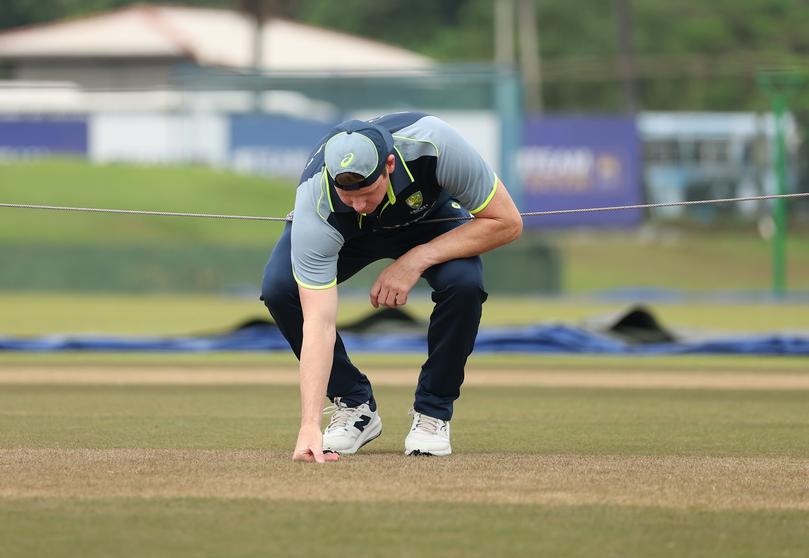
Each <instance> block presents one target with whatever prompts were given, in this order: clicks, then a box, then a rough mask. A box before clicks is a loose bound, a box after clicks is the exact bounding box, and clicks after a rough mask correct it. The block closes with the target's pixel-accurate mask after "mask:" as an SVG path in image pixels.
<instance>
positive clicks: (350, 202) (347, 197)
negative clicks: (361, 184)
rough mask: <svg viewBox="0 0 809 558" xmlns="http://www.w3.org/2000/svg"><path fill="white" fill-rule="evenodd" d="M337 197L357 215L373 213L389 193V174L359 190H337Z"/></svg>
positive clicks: (381, 175) (383, 174)
mask: <svg viewBox="0 0 809 558" xmlns="http://www.w3.org/2000/svg"><path fill="white" fill-rule="evenodd" d="M335 191H336V192H337V197H339V198H340V201H342V202H343V203H344V204H346V205H347V206H349V207H353V208H354V211H356V212H357V213H371V212H373V210H374V209H376V208H377V207H379V204H380V203H382V200H383V199H384V198H385V194H386V193H387V191H388V174H387V173H384V172H383V173H382V174H380V175H379V178H377V179H376V182H374V183H373V184H371V185H370V186H366V187H365V188H360V189H359V190H342V189H340V188H335Z"/></svg>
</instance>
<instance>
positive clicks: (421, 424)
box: [408, 409, 447, 434]
mask: <svg viewBox="0 0 809 558" xmlns="http://www.w3.org/2000/svg"><path fill="white" fill-rule="evenodd" d="M408 414H409V415H411V416H413V417H415V418H416V424H414V425H413V429H414V430H421V431H423V432H429V433H430V434H437V433H438V432H440V431H441V430H442V429H445V428H446V424H447V423H446V422H445V421H443V420H441V419H437V418H433V417H428V416H427V415H425V414H422V413H417V412H416V411H415V410H414V409H410V411H409V412H408Z"/></svg>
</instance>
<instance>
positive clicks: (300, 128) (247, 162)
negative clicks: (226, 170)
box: [228, 114, 334, 180]
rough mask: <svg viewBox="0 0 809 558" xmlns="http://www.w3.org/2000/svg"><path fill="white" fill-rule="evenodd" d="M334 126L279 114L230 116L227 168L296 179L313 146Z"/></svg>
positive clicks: (328, 123)
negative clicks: (228, 161)
mask: <svg viewBox="0 0 809 558" xmlns="http://www.w3.org/2000/svg"><path fill="white" fill-rule="evenodd" d="M333 125H334V123H330V122H322V121H318V120H306V119H303V118H294V117H290V116H282V115H262V114H257V115H233V116H231V117H230V145H229V150H228V155H229V159H230V166H231V168H233V169H234V170H237V171H240V172H245V173H250V174H262V175H268V176H276V177H281V178H288V179H290V180H297V179H298V178H300V176H301V172H303V167H304V166H305V165H306V161H307V160H308V158H309V154H310V153H311V151H312V149H314V147H315V143H317V141H318V140H320V139H321V138H322V137H323V136H325V135H326V133H327V132H328V131H329V130H330V129H331V128H332V126H333Z"/></svg>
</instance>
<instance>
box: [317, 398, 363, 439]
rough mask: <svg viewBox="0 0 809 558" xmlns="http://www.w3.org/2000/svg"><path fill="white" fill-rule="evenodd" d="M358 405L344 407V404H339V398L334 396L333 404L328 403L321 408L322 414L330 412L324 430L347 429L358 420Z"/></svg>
mask: <svg viewBox="0 0 809 558" xmlns="http://www.w3.org/2000/svg"><path fill="white" fill-rule="evenodd" d="M359 413H360V410H359V407H346V406H345V404H343V405H341V404H340V398H339V397H335V398H334V405H330V406H328V407H326V408H325V409H323V414H324V415H328V414H331V419H329V425H328V426H327V427H326V432H329V431H332V430H339V429H343V430H348V427H349V426H351V425H353V424H354V423H355V422H357V420H359V416H358V415H359Z"/></svg>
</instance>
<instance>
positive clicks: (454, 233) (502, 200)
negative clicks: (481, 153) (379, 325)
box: [371, 181, 522, 308]
mask: <svg viewBox="0 0 809 558" xmlns="http://www.w3.org/2000/svg"><path fill="white" fill-rule="evenodd" d="M416 226H418V225H416ZM520 234H522V217H520V212H519V210H518V209H517V206H515V205H514V201H513V200H512V199H511V196H510V195H509V193H508V191H507V190H506V188H505V186H503V183H502V182H499V181H498V183H497V190H496V191H495V193H494V196H493V197H492V199H491V201H490V202H489V205H487V206H486V208H485V209H483V210H482V211H481V212H480V213H478V214H477V215H475V219H473V220H471V221H469V222H468V223H464V224H463V225H461V226H460V227H456V228H454V229H452V230H451V231H449V232H446V233H444V234H442V235H440V236H438V237H436V238H434V239H433V240H431V241H430V242H428V243H426V244H422V245H420V246H416V247H415V248H413V249H411V250H410V251H409V252H407V253H406V254H405V255H404V256H402V257H400V258H399V259H398V260H396V261H395V262H393V263H392V264H391V265H389V266H388V267H387V268H386V269H385V270H384V271H383V272H382V273H381V274H380V275H379V278H378V279H377V280H376V283H374V286H373V288H372V289H371V304H372V305H373V306H374V307H375V308H376V307H378V306H380V305H381V306H401V305H402V304H405V303H406V302H407V295H408V294H409V292H410V290H411V289H412V288H413V285H415V284H416V281H418V280H419V277H421V275H422V273H424V271H425V270H426V269H427V268H429V267H431V266H434V265H437V264H440V263H443V262H446V261H449V260H455V259H458V258H467V257H470V256H477V255H479V254H482V253H484V252H488V251H489V250H493V249H494V248H497V247H498V246H502V245H504V244H508V243H509V242H512V241H514V240H516V239H517V238H519V236H520Z"/></svg>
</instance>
